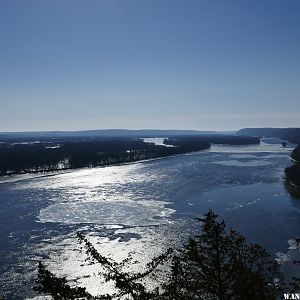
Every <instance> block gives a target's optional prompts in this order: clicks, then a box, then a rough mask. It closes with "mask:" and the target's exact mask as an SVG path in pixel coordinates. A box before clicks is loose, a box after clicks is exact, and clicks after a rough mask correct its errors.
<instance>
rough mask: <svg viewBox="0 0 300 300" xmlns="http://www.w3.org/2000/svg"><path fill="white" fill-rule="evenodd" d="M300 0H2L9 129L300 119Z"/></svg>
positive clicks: (2, 70) (213, 126) (3, 122)
mask: <svg viewBox="0 0 300 300" xmlns="http://www.w3.org/2000/svg"><path fill="white" fill-rule="evenodd" d="M299 98H300V1H299V0H281V1H278V0H235V1H234V0H226V1H225V0H219V1H217V0H205V1H204V0H195V1H194V0H181V1H178V0H147V1H146V0H81V1H79V0H43V1H41V0H19V1H16V0H1V1H0V104H1V106H0V131H27V130H77V129H102V128H132V129H141V128H161V129H170V128H172V129H199V130H234V129H238V128H241V127H260V126H274V127H275V126H276V127H287V126H298V127H299V126H300V101H299V100H300V99H299Z"/></svg>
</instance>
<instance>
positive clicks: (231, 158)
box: [0, 142, 300, 299]
mask: <svg viewBox="0 0 300 300" xmlns="http://www.w3.org/2000/svg"><path fill="white" fill-rule="evenodd" d="M290 151H291V148H283V147H282V146H281V144H267V143H264V142H262V143H261V145H259V146H258V145H251V146H218V145H215V146H212V148H211V149H210V150H208V151H201V152H197V153H192V154H188V155H180V156H176V157H169V158H164V159H158V160H152V161H147V162H140V163H134V164H128V165H122V166H114V167H106V168H92V169H83V170H76V171H71V172H67V173H54V174H49V175H39V176H36V175H35V176H30V175H24V176H14V177H10V178H2V179H1V180H0V203H1V207H0V254H1V255H0V275H1V276H0V290H1V292H0V296H2V297H4V298H5V299H25V298H28V299H29V298H33V297H34V296H35V295H36V294H35V293H34V292H33V291H32V286H33V285H34V278H35V276H36V269H37V261H39V260H42V261H43V262H45V263H46V264H47V265H48V266H49V268H50V269H51V270H53V271H54V272H55V273H56V274H58V275H64V276H67V277H68V279H69V280H70V281H72V282H73V283H76V284H81V285H83V286H86V287H87V289H88V291H90V292H91V293H98V292H99V285H95V284H94V282H95V279H94V277H93V276H91V274H92V273H93V271H94V269H93V268H95V266H88V265H84V266H82V264H83V261H84V258H85V256H84V255H83V253H82V252H81V251H80V247H79V245H78V241H77V238H76V232H77V231H81V232H84V233H85V234H87V235H88V236H89V238H90V239H91V240H92V241H93V242H94V243H95V245H96V246H97V248H99V249H100V251H101V253H103V254H106V255H110V256H111V257H113V258H114V259H117V260H118V259H121V258H125V257H126V256H127V254H128V253H131V254H132V255H133V256H134V257H135V258H136V259H137V260H139V261H141V262H147V261H149V260H150V259H151V257H152V256H153V255H157V254H159V253H161V252H162V251H164V250H165V249H166V248H167V247H169V246H176V245H179V244H181V243H183V242H184V241H185V240H186V238H187V237H188V236H189V235H190V234H191V233H192V232H193V231H194V230H195V227H196V225H197V224H196V223H195V221H194V220H193V218H194V217H196V216H199V215H200V214H203V213H206V212H207V211H208V209H209V208H212V209H213V210H214V211H215V212H217V213H218V214H219V215H220V216H221V217H222V218H223V219H225V221H226V222H227V223H228V224H229V225H230V226H232V227H233V228H235V229H237V230H238V231H240V232H241V233H242V234H244V235H245V236H246V237H247V239H248V240H249V241H251V242H257V243H259V244H261V245H263V246H264V247H266V248H267V249H268V251H269V252H270V253H271V254H272V255H273V256H274V257H276V258H277V259H280V260H281V261H282V262H284V269H285V270H291V268H292V267H291V265H290V260H291V258H292V257H294V256H297V255H298V250H297V249H295V248H296V247H295V244H294V242H293V238H295V237H299V236H300V200H296V199H293V198H291V197H290V196H289V194H288V193H287V192H286V190H285V189H284V186H283V182H282V176H283V170H284V168H285V166H286V165H287V164H288V163H289V154H290ZM132 268H138V265H137V266H135V265H133V266H132ZM106 289H107V290H108V289H110V286H107V287H106ZM0 298H1V297H0Z"/></svg>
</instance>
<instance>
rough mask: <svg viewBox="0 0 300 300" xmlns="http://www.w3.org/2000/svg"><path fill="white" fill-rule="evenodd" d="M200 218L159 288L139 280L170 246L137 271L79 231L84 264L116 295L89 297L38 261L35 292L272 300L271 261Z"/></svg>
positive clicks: (159, 299) (212, 220) (164, 299)
mask: <svg viewBox="0 0 300 300" xmlns="http://www.w3.org/2000/svg"><path fill="white" fill-rule="evenodd" d="M199 221H200V222H201V227H202V230H201V233H200V234H199V235H197V236H195V238H193V239H190V240H189V242H188V244H187V245H186V246H184V247H183V249H181V250H179V251H178V254H176V255H173V257H172V260H171V269H170V270H169V271H168V274H169V277H167V280H166V282H165V283H164V284H163V285H162V287H161V288H160V289H159V288H154V289H152V290H149V289H148V288H147V287H146V285H145V284H144V281H143V280H144V279H146V278H147V277H148V276H149V275H151V274H153V273H154V274H155V271H156V270H157V267H158V266H159V265H161V264H163V263H164V262H165V261H166V260H167V259H170V254H171V253H172V250H171V249H169V250H168V251H167V252H166V253H164V254H162V255H160V256H158V257H156V258H154V259H153V260H152V261H151V262H150V263H148V264H147V265H146V266H145V271H144V272H141V273H130V272H127V271H123V270H124V269H126V268H124V266H125V265H126V264H128V263H130V258H128V259H125V260H124V261H122V262H121V263H117V262H115V261H113V260H111V259H108V258H107V257H105V256H103V255H101V254H100V253H99V252H98V251H97V250H96V249H95V248H94V246H93V245H92V244H91V243H90V242H89V241H88V240H87V239H86V238H85V237H84V236H83V235H81V234H78V238H79V240H80V242H81V243H83V245H84V247H85V250H86V253H87V254H88V256H89V258H90V262H92V263H98V264H100V265H101V267H102V270H104V271H100V272H99V274H98V275H100V276H103V277H104V279H105V280H106V281H113V282H114V283H115V287H116V293H115V294H113V295H105V296H97V297H95V296H91V295H90V294H89V293H87V291H86V290H85V289H84V288H71V287H70V286H69V285H68V284H67V282H66V279H65V278H57V277H55V275H53V274H52V273H50V272H49V271H47V270H46V269H45V267H44V266H43V265H42V264H41V263H40V265H39V275H38V280H37V287H36V290H37V291H39V292H43V293H48V294H50V295H52V296H53V298H54V299H55V300H56V299H58V300H59V299H107V300H109V299H120V300H121V299H133V300H150V299H153V300H154V299H155V300H200V299H217V300H235V299H237V300H238V299H239V300H243V299H245V300H246V299H247V300H259V299H276V296H277V295H278V294H280V293H281V288H282V286H283V278H282V274H281V272H280V271H279V266H278V264H277V263H276V262H274V261H272V260H271V259H270V255H269V254H268V253H267V252H266V250H265V249H263V248H262V247H260V246H259V245H257V244H254V245H248V244H247V243H246V241H245V238H244V237H243V236H241V235H240V234H239V233H237V232H236V231H234V230H232V229H229V230H227V229H226V225H225V223H224V221H219V220H218V218H217V215H215V214H214V213H213V212H212V211H209V212H208V213H207V214H206V215H204V218H202V219H199Z"/></svg>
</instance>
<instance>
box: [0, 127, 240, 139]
mask: <svg viewBox="0 0 300 300" xmlns="http://www.w3.org/2000/svg"><path fill="white" fill-rule="evenodd" d="M222 133H224V134H225V133H226V134H228V133H229V132H217V131H198V130H160V129H141V130H130V129H102V130H83V131H32V132H0V138H18V137H20V138H30V137H47V138H49V137H168V136H179V135H203V134H222ZM230 133H234V132H230Z"/></svg>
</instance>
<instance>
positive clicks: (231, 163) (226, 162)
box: [214, 160, 272, 167]
mask: <svg viewBox="0 0 300 300" xmlns="http://www.w3.org/2000/svg"><path fill="white" fill-rule="evenodd" d="M214 164H218V165H224V166H237V167H260V166H267V165H271V164H272V163H271V162H268V161H263V160H251V161H239V160H220V161H215V162H214Z"/></svg>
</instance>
